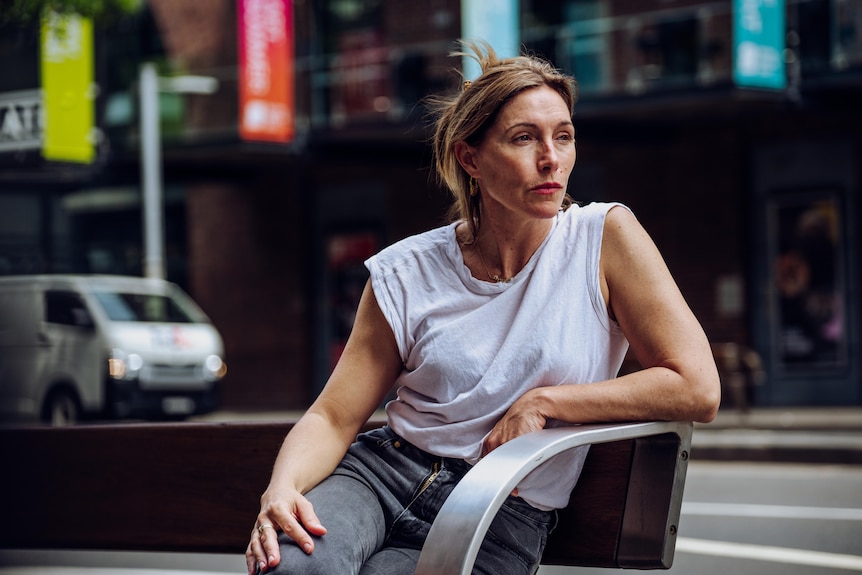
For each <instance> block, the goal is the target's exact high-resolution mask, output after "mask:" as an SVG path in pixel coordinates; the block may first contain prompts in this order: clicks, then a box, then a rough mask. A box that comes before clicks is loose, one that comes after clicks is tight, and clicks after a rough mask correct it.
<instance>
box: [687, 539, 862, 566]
mask: <svg viewBox="0 0 862 575" xmlns="http://www.w3.org/2000/svg"><path fill="white" fill-rule="evenodd" d="M676 550H677V551H678V552H680V553H694V554H697V555H716V556H718V557H733V558H735V559H752V560H754V561H769V562H772V563H791V564H794V565H811V566H814V567H827V568H832V569H845V570H849V571H862V556H858V555H843V554H841V553H825V552H823V551H806V550H803V549H789V548H787V547H772V546H769V545H751V544H748V543H731V542H729V541H708V540H706V539H691V538H688V537H680V538H679V539H677V540H676Z"/></svg>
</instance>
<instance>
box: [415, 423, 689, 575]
mask: <svg viewBox="0 0 862 575" xmlns="http://www.w3.org/2000/svg"><path fill="white" fill-rule="evenodd" d="M691 434H692V424H691V423H690V422H645V423H624V424H608V425H580V426H572V427H561V428H554V429H545V430H542V431H537V432H534V433H529V434H527V435H523V436H521V437H518V438H516V439H514V440H512V441H510V442H508V443H506V444H504V445H502V446H500V447H499V448H497V449H495V450H494V451H493V452H492V453H490V454H489V455H488V456H487V457H485V458H483V459H482V460H481V461H480V462H479V463H477V464H476V466H475V467H473V469H471V470H470V471H469V472H468V473H467V475H466V476H465V477H464V478H463V479H462V480H461V482H460V483H459V484H458V486H457V487H456V488H455V489H454V490H453V491H452V493H451V494H450V496H449V498H448V499H447V500H446V502H445V503H444V504H443V506H442V508H441V509H440V512H439V514H438V515H437V518H436V520H435V521H434V523H433V525H432V526H431V529H430V532H429V534H428V538H427V539H426V542H425V545H424V547H423V548H422V553H421V555H420V557H419V562H418V565H417V568H416V575H455V574H460V575H469V574H470V573H471V572H472V569H473V563H474V562H475V560H476V555H477V554H478V552H479V547H480V546H481V544H482V541H483V539H484V537H485V533H486V532H487V531H488V528H489V526H490V525H491V522H492V521H493V519H494V517H495V515H496V514H497V511H498V510H499V509H500V507H501V506H502V505H503V503H504V501H505V500H506V498H507V497H508V496H509V494H510V493H511V492H512V490H513V489H514V488H515V487H516V486H517V485H518V483H519V482H520V481H521V480H522V479H523V478H524V477H525V476H526V475H527V474H529V473H530V472H531V471H532V470H534V469H535V468H536V467H538V466H539V465H541V464H542V463H543V462H544V461H546V460H547V459H548V458H550V457H552V456H554V455H557V454H558V453H561V452H563V451H566V450H568V449H572V448H575V447H579V446H583V445H591V444H599V443H609V442H615V441H620V440H629V439H634V440H638V439H639V438H649V437H652V436H659V435H664V436H668V435H669V436H671V437H673V438H674V440H675V445H674V448H675V450H674V454H676V453H677V449H678V450H679V453H682V454H684V457H682V458H678V459H683V461H682V463H681V464H678V465H676V466H675V468H674V469H672V470H671V473H672V478H670V482H672V484H673V485H671V486H669V487H668V489H667V491H668V493H671V494H672V495H671V496H670V497H669V499H670V501H669V505H665V504H662V505H663V508H664V509H663V512H662V513H661V515H663V516H664V517H663V519H664V521H663V523H664V525H662V526H661V529H663V530H664V531H663V533H660V534H659V535H660V536H661V539H662V545H663V549H662V550H661V553H662V558H663V559H662V563H669V562H670V561H672V557H673V548H674V544H675V538H674V537H673V535H674V534H675V529H676V528H675V526H676V525H677V523H678V521H679V509H680V505H681V499H682V485H683V483H684V481H685V469H686V467H685V461H684V459H685V457H687V453H688V450H689V449H690V445H691ZM674 436H675V437H674ZM677 438H678V441H677ZM635 459H637V457H635ZM636 464H637V462H636V461H635V462H634V463H633V465H636ZM641 467H643V466H641ZM634 472H635V468H634V467H633V471H632V473H633V474H634ZM665 475H667V474H665ZM662 481H664V478H662ZM646 488H648V486H645V485H643V480H638V481H635V482H634V483H630V485H629V498H630V499H632V500H633V502H635V503H636V504H637V503H638V502H639V501H643V497H640V496H639V495H642V493H632V489H635V490H641V492H642V491H643V490H644V489H646ZM665 503H667V502H665ZM668 507H669V509H668ZM641 515H643V513H641ZM639 519H640V520H641V522H643V521H642V520H643V517H640V518H639ZM671 526H672V527H671ZM625 529H626V525H625V524H623V531H625ZM637 529H640V530H643V527H642V526H638V527H637ZM668 533H669V535H668ZM621 537H622V538H623V539H624V538H625V533H622V534H621ZM639 538H640V534H636V535H635V539H639ZM635 546H636V547H637V544H636V545H635ZM668 547H669V549H668ZM637 552H638V551H637V549H635V550H634V553H635V554H637ZM668 554H669V556H668ZM634 563H635V564H637V559H636V558H635V559H634ZM667 566H669V564H668V565H667Z"/></svg>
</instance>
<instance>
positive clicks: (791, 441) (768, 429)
mask: <svg viewBox="0 0 862 575" xmlns="http://www.w3.org/2000/svg"><path fill="white" fill-rule="evenodd" d="M300 415H301V413H300V412H296V411H266V412H232V411H222V412H216V413H212V414H209V415H206V416H201V417H197V418H194V419H195V420H196V421H243V420H245V421H248V420H256V421H286V420H294V421H295V420H296V419H297V418H298V417H299V416H300ZM375 418H376V419H380V420H382V419H383V418H384V414H383V413H382V412H379V413H377V414H375ZM691 458H692V460H695V461H763V462H786V463H829V464H854V465H862V406H860V407H835V408H808V407H788V408H768V409H752V410H751V411H750V412H749V413H740V412H738V411H736V410H733V409H723V410H721V411H720V412H719V414H718V417H716V419H715V421H713V422H712V423H709V424H695V431H694V438H693V440H692V449H691Z"/></svg>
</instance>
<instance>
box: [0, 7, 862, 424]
mask: <svg viewBox="0 0 862 575" xmlns="http://www.w3.org/2000/svg"><path fill="white" fill-rule="evenodd" d="M46 5H50V6H52V7H53V8H54V10H55V12H54V13H53V15H52V16H49V17H45V18H42V17H40V14H41V13H42V12H41V10H42V8H43V7H45V6H46ZM461 37H467V38H470V37H481V38H485V39H487V40H489V41H490V42H491V43H492V44H493V45H494V47H495V48H496V49H497V50H498V51H499V52H501V53H502V54H504V55H510V54H512V53H514V52H517V50H518V48H519V46H523V47H525V48H526V49H527V50H529V51H531V52H535V53H538V54H541V55H544V56H546V57H547V58H549V59H550V60H552V61H553V62H554V63H555V64H556V65H558V66H559V67H560V68H562V69H563V70H565V71H567V72H569V73H571V74H574V75H575V76H576V78H577V79H578V83H579V93H580V97H579V102H578V104H577V105H576V113H575V125H576V129H577V140H578V144H577V145H578V163H577V165H576V167H575V170H574V172H573V174H572V177H571V181H570V188H569V191H570V194H571V195H572V196H573V197H574V198H575V199H576V200H578V201H581V202H591V201H620V202H623V203H625V204H627V205H629V206H630V207H631V208H632V209H633V210H634V212H635V214H636V215H637V216H638V218H639V219H640V221H641V222H642V223H643V224H644V226H645V227H646V229H647V231H649V233H650V234H651V235H652V237H653V238H654V239H655V241H656V243H657V244H658V246H659V248H660V250H661V251H662V253H663V254H664V256H665V258H666V260H667V262H668V265H669V266H670V269H671V271H672V273H673V274H674V276H675V277H676V279H677V281H678V283H679V285H680V287H681V289H682V291H683V294H684V295H685V297H686V299H687V300H688V302H689V304H690V305H691V307H692V308H693V310H694V312H695V314H696V315H697V317H698V318H699V319H700V320H701V322H702V323H703V325H704V328H705V330H706V333H707V335H708V337H709V339H710V341H712V342H713V344H714V351H715V353H716V358H717V360H718V361H719V364H720V366H721V368H722V375H723V384H724V385H725V394H724V404H723V407H731V408H738V409H748V408H749V407H752V406H757V407H781V406H809V407H814V406H817V407H823V406H836V407H837V406H859V405H860V404H862V375H860V362H862V339H860V331H859V328H860V309H859V307H860V305H859V304H860V298H859V286H860V281H862V277H860V273H862V272H860V265H859V262H860V256H859V254H860V244H859V242H860V240H859V236H858V231H857V230H859V224H860V222H862V205H860V201H859V186H860V180H862V171H860V170H862V161H860V160H862V146H860V134H862V110H860V104H862V2H860V1H859V0H718V1H708V0H555V1H540V0H521V1H518V0H494V1H481V2H480V1H479V0H425V1H423V2H403V1H399V0H314V1H311V0H206V1H203V0H111V1H107V0H106V1H104V2H99V1H97V0H90V1H87V0H68V1H66V2H64V1H62V0H42V1H38V0H12V1H10V2H5V3H4V5H3V8H0V275H20V274H34V273H40V274H41V273H47V274H58V273H64V274H65V273H110V274H123V275H133V276H150V277H166V278H167V279H168V280H170V281H172V282H174V283H176V284H178V285H179V286H181V287H182V288H183V289H185V290H186V291H187V292H188V293H190V294H191V295H192V297H193V298H194V300H195V301H197V303H198V304H200V306H201V307H202V308H203V310H204V311H205V312H206V313H207V315H208V316H209V317H210V318H211V319H212V321H213V323H214V324H215V326H216V327H217V328H218V330H219V332H220V333H221V335H222V337H223V339H224V348H225V357H226V361H227V363H228V365H229V366H230V369H229V371H228V374H227V376H226V377H225V379H224V380H223V382H222V386H221V389H220V393H221V398H220V399H221V405H222V407H223V408H224V409H230V410H239V411H254V410H264V409H265V410H292V409H302V408H304V407H306V406H307V405H309V404H310V402H311V401H312V400H313V398H314V397H315V395H316V394H317V393H318V392H319V390H320V389H321V387H322V385H323V384H324V382H325V381H326V377H327V376H328V373H329V371H330V369H331V368H332V366H333V364H334V361H335V360H336V359H337V357H338V356H339V354H340V351H341V348H342V346H343V344H344V342H345V340H346V337H347V334H348V333H349V330H350V326H351V324H352V314H353V309H354V307H355V305H356V302H357V300H358V295H359V293H360V291H361V288H362V285H363V284H364V281H365V278H366V272H365V270H364V267H363V261H364V259H365V258H367V257H368V256H370V255H371V254H373V253H374V252H376V251H377V250H379V249H381V248H382V247H384V246H385V245H388V244H390V243H392V242H394V241H396V240H398V239H400V238H403V237H405V236H407V235H411V234H414V233H418V232H420V231H423V230H425V229H428V228H431V227H434V226H437V225H441V224H442V223H444V221H445V212H446V208H447V206H448V202H449V198H448V196H447V193H446V192H445V191H443V190H441V189H440V188H439V186H438V185H437V183H436V180H435V177H434V174H433V171H432V169H431V158H430V152H429V146H428V138H429V136H430V131H429V118H428V116H427V110H426V108H425V106H424V104H423V98H425V97H426V96H428V95H431V94H435V93H440V92H447V91H453V90H457V89H459V87H460V85H461V82H462V78H461V76H460V75H459V73H458V72H457V70H456V69H458V68H460V66H461V62H460V60H458V59H456V58H451V57H448V53H449V52H450V51H452V50H453V49H456V48H457V45H456V40H457V39H458V38H461ZM467 75H468V77H469V70H468V71H467ZM148 210H150V213H149V215H147V212H148ZM153 242H155V243H153ZM153 246H155V247H153ZM632 363H633V362H632ZM634 368H636V365H627V366H626V369H634Z"/></svg>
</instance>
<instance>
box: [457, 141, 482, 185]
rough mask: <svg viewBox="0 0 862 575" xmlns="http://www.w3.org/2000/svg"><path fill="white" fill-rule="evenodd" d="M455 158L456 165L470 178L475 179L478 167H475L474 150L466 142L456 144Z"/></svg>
mask: <svg viewBox="0 0 862 575" xmlns="http://www.w3.org/2000/svg"><path fill="white" fill-rule="evenodd" d="M455 157H456V158H457V159H458V163H459V164H461V167H462V168H464V171H465V172H467V173H468V174H469V175H470V176H471V177H474V178H475V177H476V176H477V175H478V173H479V167H478V166H477V165H476V149H475V148H474V147H473V146H471V145H470V144H468V143H467V142H458V143H457V144H455Z"/></svg>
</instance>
